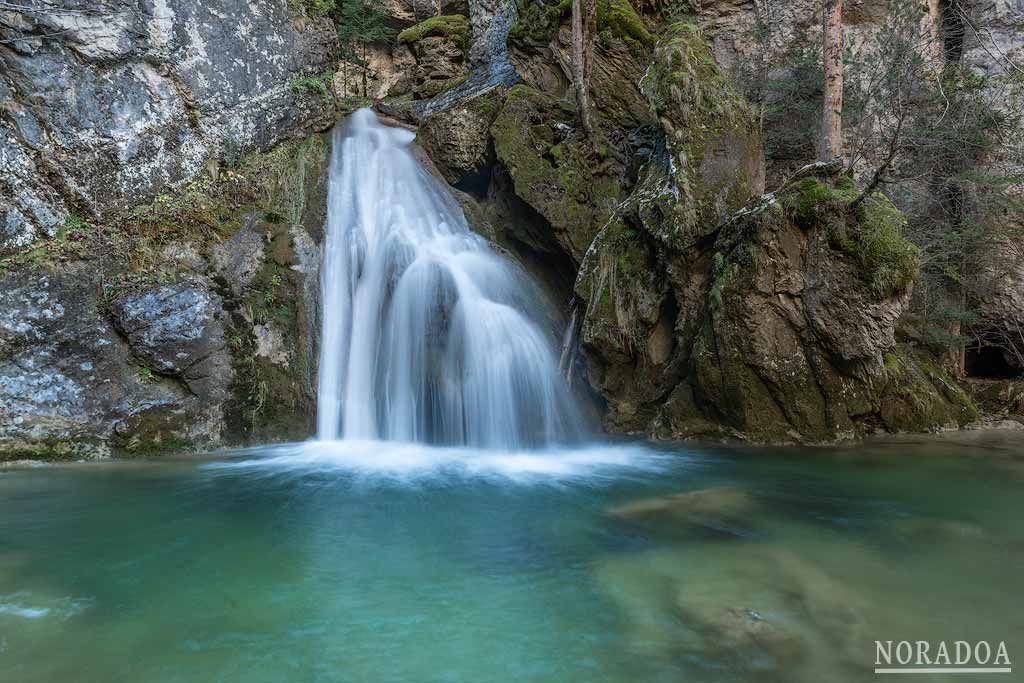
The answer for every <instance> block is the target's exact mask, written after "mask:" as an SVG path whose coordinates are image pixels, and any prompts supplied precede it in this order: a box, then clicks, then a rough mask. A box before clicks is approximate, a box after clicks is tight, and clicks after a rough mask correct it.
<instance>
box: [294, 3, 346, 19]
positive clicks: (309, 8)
mask: <svg viewBox="0 0 1024 683" xmlns="http://www.w3.org/2000/svg"><path fill="white" fill-rule="evenodd" d="M288 9H290V10H291V12H292V14H295V15H305V16H307V17H325V16H327V15H329V14H331V13H332V12H334V11H335V10H336V9H337V5H336V4H335V0H288Z"/></svg>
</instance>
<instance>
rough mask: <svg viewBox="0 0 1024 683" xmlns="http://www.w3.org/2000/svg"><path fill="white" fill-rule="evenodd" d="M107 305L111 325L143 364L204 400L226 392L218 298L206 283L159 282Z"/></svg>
mask: <svg viewBox="0 0 1024 683" xmlns="http://www.w3.org/2000/svg"><path fill="white" fill-rule="evenodd" d="M112 309H113V310H112V313H113V320H114V324H115V326H116V327H117V328H118V330H119V331H120V332H121V334H122V335H124V336H125V337H126V338H127V340H128V344H129V346H130V347H131V350H132V353H133V354H135V356H136V357H137V358H138V359H139V360H141V361H142V362H143V364H144V366H145V367H147V368H150V369H151V370H152V371H154V372H156V373H159V374H163V375H170V376H173V377H180V378H181V379H182V380H183V381H184V382H185V384H186V385H187V386H188V388H189V389H190V390H191V391H192V393H194V394H195V395H196V396H198V397H200V398H203V399H205V400H207V401H220V400H223V399H225V398H226V397H227V396H228V393H229V391H228V388H229V386H230V384H231V381H232V374H231V360H230V357H229V355H228V351H227V342H226V341H225V338H224V322H223V316H224V312H223V302H222V301H221V299H220V297H219V296H217V295H216V294H214V293H212V292H211V291H210V287H209V283H207V282H203V281H201V280H195V281H191V282H183V283H179V284H176V285H163V286H158V287H155V288H152V289H148V290H145V291H142V292H139V293H137V294H131V295H128V296H126V297H124V298H122V299H120V300H118V301H116V302H114V304H113V305H112Z"/></svg>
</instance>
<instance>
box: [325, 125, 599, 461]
mask: <svg viewBox="0 0 1024 683" xmlns="http://www.w3.org/2000/svg"><path fill="white" fill-rule="evenodd" d="M413 138H414V135H413V133H411V132H409V131H407V130H404V129H401V128H393V127H388V126H385V125H383V124H381V123H380V122H379V121H378V120H377V117H376V116H375V115H374V114H373V112H372V111H370V110H369V109H361V110H359V111H357V112H355V113H354V114H352V115H351V117H349V120H348V121H347V122H346V123H345V124H340V125H339V126H338V128H337V129H336V130H335V132H334V139H333V151H332V155H331V176H330V190H329V199H328V215H327V237H326V244H325V248H324V260H323V266H322V269H321V288H322V321H323V329H322V335H321V352H320V372H319V392H318V415H317V433H318V438H319V439H320V440H322V441H332V440H337V439H342V438H345V439H386V440H398V441H414V442H427V443H436V444H446V445H469V446H480V447H491V448H498V447H500V448H517V447H523V446H541V445H549V444H554V443H559V442H564V441H568V440H571V439H573V438H574V437H576V436H577V430H578V428H579V427H578V425H579V416H578V413H577V411H576V409H575V406H574V404H573V400H572V398H571V395H570V393H569V390H568V388H567V387H566V385H565V383H564V381H562V379H561V378H560V377H559V373H558V364H557V359H556V358H555V355H554V351H553V348H552V344H551V343H550V341H549V340H548V339H547V338H546V336H545V335H544V333H543V332H542V330H541V329H540V327H539V325H538V324H537V323H536V321H534V320H531V319H530V317H529V316H528V315H527V314H526V313H525V312H526V311H529V310H531V308H533V307H535V306H536V303H535V301H533V300H532V299H533V298H534V295H533V294H532V293H531V292H530V290H529V289H528V287H527V286H526V285H524V283H523V278H524V277H525V274H524V273H522V272H521V271H520V270H519V269H517V268H516V267H515V266H513V265H512V264H511V263H510V262H508V261H507V260H505V259H502V258H501V257H499V256H498V255H497V254H496V253H494V252H493V251H492V250H491V249H490V247H489V246H488V244H487V242H486V241H485V240H484V239H482V238H481V237H479V236H478V235H475V234H474V233H472V232H470V230H469V228H468V226H467V224H466V221H465V218H464V216H463V213H462V209H461V208H460V207H459V205H458V204H457V203H456V202H455V200H454V199H453V198H452V196H451V195H450V194H449V193H448V192H447V191H446V190H445V189H444V188H443V187H442V186H441V185H440V183H438V182H437V181H436V180H435V179H434V178H433V177H432V176H431V175H430V174H429V173H428V172H427V171H426V170H425V169H423V168H422V167H421V166H420V165H419V163H417V161H416V159H415V158H414V157H413V155H412V153H411V151H410V149H409V144H410V143H411V142H412V140H413Z"/></svg>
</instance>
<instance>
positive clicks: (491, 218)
mask: <svg viewBox="0 0 1024 683" xmlns="http://www.w3.org/2000/svg"><path fill="white" fill-rule="evenodd" d="M327 4H328V5H329V4H330V3H327ZM315 5H316V3H306V2H301V1H299V0H292V1H291V2H287V1H286V0H253V1H251V2H245V3H240V2H237V1H236V0H216V1H215V2H195V1H194V0H186V1H185V2H179V3H166V2H161V1H159V0H156V1H150V0H141V1H139V0H136V1H131V0H79V1H77V2H75V3H72V4H71V5H68V4H67V3H65V4H64V5H62V6H61V7H59V8H58V7H55V6H54V5H52V4H50V3H43V2H37V1H36V0H24V2H23V3H21V4H20V5H19V6H18V9H10V8H4V9H2V10H0V62H2V65H3V68H2V70H0V102H2V104H3V106H2V107H0V133H2V134H0V164H2V168H3V170H4V173H3V175H2V176H0V454H2V455H0V458H10V457H20V456H22V455H26V454H28V455H32V456H38V457H80V456H86V455H92V454H105V453H112V452H113V453H122V454H123V453H151V452H159V451H169V450H176V449H180V448H185V447H211V446H215V445H218V444H223V443H240V442H246V441H250V440H262V441H266V440H272V439H280V438H293V439H298V438H304V437H306V436H308V434H309V433H310V431H311V420H312V417H313V415H314V412H315V405H314V400H315V399H314V397H315V386H314V383H315V376H316V372H315V370H316V368H315V365H316V355H317V338H316V336H317V335H316V329H317V294H318V291H317V289H318V287H317V282H318V273H317V268H318V262H319V246H318V242H319V240H320V238H321V236H322V225H323V220H324V212H325V206H326V183H325V180H326V165H327V157H328V149H327V144H326V140H325V139H324V138H323V137H322V135H321V134H320V133H321V132H322V131H323V130H325V129H326V128H327V127H329V126H330V125H332V124H333V123H334V121H335V120H336V119H337V118H338V117H339V116H340V115H341V114H342V113H344V111H346V110H349V109H351V108H352V107H354V106H359V105H362V104H369V103H372V104H373V105H374V106H376V107H377V108H378V110H379V111H380V112H381V113H383V114H385V115H387V116H392V117H394V118H397V119H401V121H402V124H403V125H408V126H412V127H415V128H416V129H417V130H418V138H417V142H418V145H419V147H420V148H421V150H422V152H423V154H424V158H425V160H426V161H428V162H429V164H428V165H429V166H430V167H431V168H432V169H434V171H435V172H436V173H438V174H439V175H440V176H441V177H443V178H444V180H445V181H447V182H448V183H449V184H450V185H451V186H452V188H453V192H455V194H456V195H457V197H458V198H459V200H460V201H461V203H462V205H463V207H464V209H465V211H466V214H467V218H468V219H469V220H470V223H471V224H472V226H473V227H474V229H476V230H478V231H479V232H480V233H482V234H484V235H486V236H487V237H488V238H489V239H491V240H492V241H493V242H494V243H495V244H496V245H497V246H498V247H499V248H501V249H502V250H504V251H505V252H506V253H508V254H509V255H510V256H512V257H513V258H516V259H518V260H519V261H520V262H521V263H522V264H523V265H524V266H525V267H526V269H527V270H529V271H530V272H531V273H532V274H534V275H535V276H536V277H538V278H539V279H540V280H541V281H542V282H543V283H544V284H545V285H546V287H547V289H548V291H549V292H550V293H551V295H552V299H553V301H555V302H557V303H558V304H561V308H562V309H564V316H563V319H561V320H559V321H553V333H554V332H556V331H557V333H558V334H559V335H561V333H562V332H563V329H562V326H567V329H566V330H565V332H566V334H565V340H566V354H565V359H564V360H565V363H564V367H563V369H564V370H565V371H566V374H567V376H568V377H570V378H572V381H573V382H574V384H575V388H576V389H577V391H578V392H579V393H580V395H581V396H585V397H587V398H589V399H591V402H592V404H593V405H594V407H595V410H596V411H597V412H599V413H600V414H601V415H602V417H603V423H604V425H605V427H606V428H607V429H608V430H609V431H612V432H627V433H640V434H647V435H651V436H655V437H659V438H686V437H712V438H720V437H727V438H741V439H747V440H751V441H757V442H778V441H796V442H823V441H831V440H835V439H839V438H844V437H848V436H855V435H859V434H863V433H867V432H870V431H874V430H878V429H885V430H892V431H914V430H930V429H938V428H945V427H955V426H958V425H962V424H964V423H966V422H969V421H971V420H972V419H974V418H975V416H976V411H975V408H974V405H973V403H972V401H971V399H970V397H969V396H968V395H967V394H965V393H964V392H963V391H962V390H961V388H960V386H959V384H958V383H957V382H955V381H954V380H953V379H951V378H950V377H949V376H948V375H946V374H945V372H944V371H943V370H942V369H941V367H940V364H938V363H935V362H934V361H933V359H932V358H931V357H930V356H929V355H928V353H926V352H925V351H924V350H923V349H922V348H920V347H916V346H913V345H912V344H910V343H908V340H907V339H906V338H905V337H903V336H902V335H901V334H900V331H899V323H900V320H901V316H902V315H903V313H904V311H905V309H906V307H907V304H908V300H909V298H910V294H911V291H912V289H913V281H914V279H915V277H916V275H917V267H918V266H917V252H916V250H915V249H914V247H913V245H911V244H909V243H908V242H907V241H906V240H905V239H904V238H903V236H902V225H903V217H902V215H901V214H900V212H899V211H898V210H897V209H896V208H895V207H894V206H893V205H892V203H891V202H889V200H888V199H886V198H885V197H884V196H882V195H881V194H872V195H871V196H869V197H867V198H866V199H864V200H863V201H856V200H855V198H856V195H857V192H856V191H855V190H854V188H853V186H852V185H851V184H850V181H849V179H847V178H845V177H839V176H837V175H836V173H835V172H834V169H831V168H829V167H827V166H826V167H822V166H811V167H808V168H805V169H803V170H802V171H800V172H799V173H797V174H796V175H792V171H793V170H794V168H795V167H794V165H793V163H791V162H792V159H789V158H786V157H785V154H780V153H779V148H778V147H777V146H773V145H766V142H765V140H766V138H765V131H769V133H770V130H769V129H770V125H771V122H770V121H768V122H766V121H765V119H764V116H763V112H761V111H758V110H756V109H755V108H754V107H753V106H752V105H751V104H750V103H749V102H748V100H747V99H746V97H745V96H744V95H745V93H744V91H743V67H744V66H745V65H748V64H749V63H751V61H752V60H754V58H755V57H756V53H757V51H758V50H759V49H761V46H762V42H763V41H764V40H768V41H769V42H770V43H771V42H772V41H774V43H772V44H773V45H775V46H776V47H777V48H779V49H781V47H780V46H782V45H784V44H787V43H790V42H792V41H795V40H799V39H800V37H799V36H800V35H801V34H800V31H802V30H805V29H806V30H810V31H813V30H814V26H813V22H811V21H810V19H809V17H812V15H813V12H812V11H810V7H811V6H810V5H808V4H807V3H803V4H800V3H797V4H796V5H792V6H787V7H786V8H784V10H785V11H783V12H782V14H781V15H780V16H779V17H778V19H779V20H778V22H777V23H776V26H777V27H778V31H776V32H774V33H772V34H771V35H769V36H768V37H767V38H765V37H764V36H763V35H761V34H760V33H759V29H758V22H757V16H758V15H757V12H756V9H755V8H754V7H753V6H752V5H749V4H745V3H741V2H731V1H730V0H720V1H718V0H716V1H715V2H711V3H702V4H699V6H690V5H687V6H686V7H674V3H634V2H631V1H630V0H598V2H597V22H596V23H597V40H596V44H595V50H594V58H593V63H592V70H593V76H592V82H591V95H592V98H593V101H594V105H595V112H596V118H597V127H598V133H597V135H596V138H595V139H587V138H586V137H585V136H584V134H583V132H582V130H581V129H580V127H579V126H578V124H577V116H576V111H575V106H574V103H573V95H572V88H571V84H570V78H569V75H568V74H569V73H570V71H569V64H570V55H571V50H570V42H571V36H570V31H569V26H568V19H569V11H570V3H568V2H567V1H566V0H563V1H561V2H558V1H555V0H551V1H547V0H521V1H520V2H513V1H512V0H471V1H470V2H469V3H463V2H458V1H454V2H441V3H430V4H429V6H428V5H424V4H423V3H414V2H410V1H408V0H387V1H386V2H383V3H379V4H378V5H374V7H375V8H376V11H379V12H381V13H382V16H383V18H384V21H385V24H386V26H387V28H388V32H387V33H388V35H389V36H390V37H389V38H388V39H387V40H386V41H376V42H373V41H371V42H369V43H367V44H363V45H361V46H360V49H359V50H356V51H353V50H351V49H349V48H346V47H344V46H340V45H339V43H338V33H337V31H336V28H337V27H336V26H335V25H334V24H333V23H332V22H334V21H337V16H334V17H331V16H329V15H328V14H329V13H325V12H322V11H318V10H315V9H314V6H315ZM965 7H967V15H968V17H971V18H973V19H972V21H976V22H979V24H983V25H985V26H986V27H987V29H990V30H991V31H992V35H993V36H995V43H994V45H995V47H996V48H998V50H996V49H994V48H993V47H992V45H990V44H986V45H987V46H988V49H987V50H986V49H985V46H983V45H981V44H980V43H979V41H978V40H974V39H970V38H969V37H967V38H963V40H962V43H960V44H958V45H955V46H954V45H952V44H951V45H950V49H953V48H954V47H955V48H956V49H961V50H962V51H963V54H964V55H966V56H967V57H966V58H967V59H968V60H969V61H970V62H971V64H972V65H973V68H977V69H981V70H984V69H985V68H988V66H990V65H991V64H990V63H991V60H992V59H996V58H998V57H992V55H993V54H996V55H1000V54H1001V55H1004V56H1005V55H1013V54H1016V53H1017V51H1019V50H1020V49H1021V48H1020V45H1019V42H1020V41H1019V33H1018V32H1016V31H1015V30H1014V27H1016V26H1018V25H1019V20H1020V17H1019V16H1018V14H1019V13H1015V11H1013V10H1012V8H1009V7H1002V6H1001V5H1000V6H995V7H981V6H980V5H979V6H975V4H971V3H968V4H967V5H965ZM941 12H942V7H940V6H939V5H937V4H934V3H933V4H931V5H929V11H928V13H926V15H927V16H926V17H925V19H924V20H926V21H935V20H936V18H938V19H941V18H942V15H941ZM882 17H884V11H883V8H882V6H881V5H878V3H874V4H872V3H871V2H868V3H861V4H855V5H854V6H853V7H852V10H851V11H850V12H849V13H848V17H847V20H848V25H847V29H848V32H849V36H850V38H851V41H852V42H854V43H856V42H857V41H860V40H863V39H865V36H869V35H871V34H872V32H874V31H877V29H878V26H879V22H880V21H881V20H882ZM950 35H952V34H950ZM943 40H947V41H948V40H952V38H949V36H948V35H946V36H944V37H943ZM759 41H760V42H759ZM989 42H991V41H989ZM986 60H988V61H986ZM766 178H767V179H768V180H767V181H766ZM785 178H788V179H789V180H788V181H786V182H785V184H784V185H783V180H784V179H785ZM766 184H767V185H768V186H769V187H773V188H780V189H777V190H776V191H774V192H771V193H768V194H765V190H766ZM780 186H781V187H780ZM1007 272H1009V273H1011V275H1006V273H1007ZM1012 273H1016V271H1015V270H1013V269H1012V268H1011V269H1009V270H1000V271H999V273H998V276H999V277H1003V278H1005V279H1006V280H1007V282H1011V283H1015V284H1014V287H1016V283H1018V282H1019V280H1020V278H1017V277H1016V275H1012ZM995 275H996V274H993V277H995ZM1004 289H1006V291H1007V294H1006V295H1005V296H1001V297H999V298H998V300H994V301H993V303H992V308H993V310H994V309H995V308H997V307H999V306H1001V307H1002V308H1001V309H1000V310H1004V309H1005V310H1011V311H1013V310H1016V309H1015V308H1014V306H1015V305H1016V304H1015V303H1014V302H1017V301H1018V299H1019V297H1017V295H1016V294H1015V293H1014V292H1013V291H1010V290H1011V289H1012V287H1011V288H1004ZM1015 297H1016V298H1015ZM1014 315H1016V314H1014ZM995 317H997V318H998V319H999V320H1000V321H1004V322H1005V320H1006V319H1007V318H1006V316H1005V315H1003V314H998V315H996V316H995ZM989 393H992V394H993V395H995V394H997V393H998V392H989ZM1011 393H1012V392H1011ZM987 395H988V394H986V396H987ZM1000 395H1001V394H1000ZM986 400H989V399H986Z"/></svg>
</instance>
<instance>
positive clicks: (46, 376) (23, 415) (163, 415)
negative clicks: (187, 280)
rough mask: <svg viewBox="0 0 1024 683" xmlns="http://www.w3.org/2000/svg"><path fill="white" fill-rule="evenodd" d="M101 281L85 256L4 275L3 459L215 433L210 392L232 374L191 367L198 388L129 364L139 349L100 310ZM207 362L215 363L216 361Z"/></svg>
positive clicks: (92, 451) (218, 427)
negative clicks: (57, 268)
mask: <svg viewBox="0 0 1024 683" xmlns="http://www.w3.org/2000/svg"><path fill="white" fill-rule="evenodd" d="M102 279H103V277H102V272H101V270H100V269H97V268H95V267H94V266H93V265H91V264H83V265H79V266H73V267H69V268H66V269H63V270H62V271H61V272H52V271H48V270H42V271H31V272H30V271H22V272H19V273H14V274H8V275H6V276H5V277H4V278H3V279H2V281H0V311H2V313H0V459H16V458H18V457H33V458H83V457H96V456H104V455H108V454H110V453H111V451H112V448H115V449H119V450H121V451H122V452H125V451H133V450H136V449H142V450H146V451H152V450H159V449H161V448H168V447H176V446H178V445H180V444H182V443H189V444H210V443H214V442H216V441H217V440H219V439H220V437H221V433H222V431H223V428H224V422H223V412H222V407H221V405H220V404H219V403H217V402H216V401H215V400H214V401H211V399H217V398H218V397H223V396H225V395H226V392H227V388H228V384H227V383H228V382H229V381H230V375H229V374H228V375H225V374H224V373H217V372H213V373H212V374H211V376H210V377H201V376H200V375H199V374H198V373H197V374H194V375H192V377H193V381H194V385H195V386H196V388H197V389H200V390H201V391H202V395H201V396H200V395H196V394H194V393H193V392H192V390H191V388H189V387H186V386H184V385H183V384H182V383H181V382H179V381H177V380H175V379H166V380H165V379H163V378H161V377H160V376H157V375H155V374H154V373H153V372H152V371H150V370H149V369H148V368H147V367H145V366H140V365H138V364H137V363H135V362H133V360H132V359H133V357H134V354H135V353H136V352H135V350H134V349H133V348H132V346H131V345H130V343H129V342H128V341H127V340H126V339H125V338H124V337H122V336H121V334H119V332H118V330H117V329H116V328H115V327H114V326H113V325H112V324H111V323H110V322H109V321H108V319H107V318H106V315H105V312H106V308H107V303H106V301H105V300H104V298H103V291H104V290H103V287H102ZM208 302H209V303H211V304H212V300H208ZM164 308H165V310H166V308H167V307H166V306H165V307H164ZM202 309H203V310H205V311H207V312H208V307H207V306H205V305H204V306H203V307H202ZM154 332H155V330H154ZM179 336H184V332H183V331H180V332H179ZM151 341H152V342H153V343H154V344H156V336H154V337H153V338H152V339H151ZM221 343H222V340H221ZM181 348H184V349H189V348H190V347H189V346H188V345H187V344H185V345H183V346H182V347H181ZM191 348H192V349H195V346H193V347H191ZM214 355H215V354H214ZM169 362H171V363H174V364H177V366H181V365H182V364H183V362H184V361H183V359H178V358H171V359H169ZM208 366H209V367H211V368H216V366H217V361H216V359H215V358H214V359H212V360H209V361H207V364H206V366H202V367H208ZM189 367H190V368H191V369H193V370H199V368H200V365H199V364H198V363H193V364H192V365H190V366H189Z"/></svg>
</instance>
